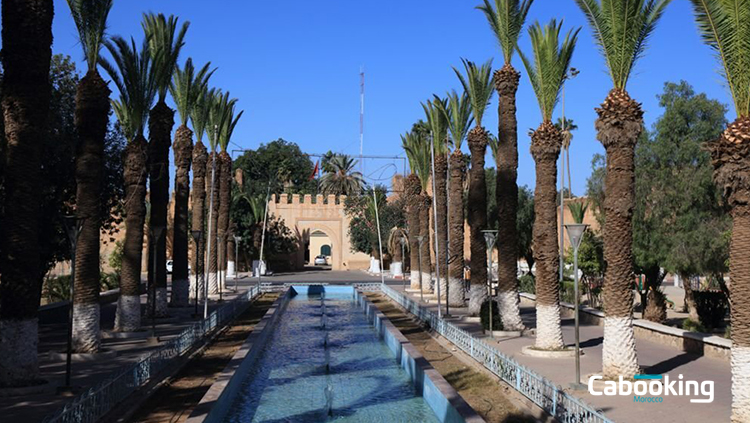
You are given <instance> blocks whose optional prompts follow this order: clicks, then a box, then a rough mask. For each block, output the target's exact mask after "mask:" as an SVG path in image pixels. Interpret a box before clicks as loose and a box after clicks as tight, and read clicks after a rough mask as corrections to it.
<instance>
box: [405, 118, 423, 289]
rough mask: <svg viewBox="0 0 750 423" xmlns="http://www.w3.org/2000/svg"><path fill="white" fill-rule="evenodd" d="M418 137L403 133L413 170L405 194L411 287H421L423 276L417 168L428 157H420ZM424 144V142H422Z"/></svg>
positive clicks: (419, 190) (419, 184)
mask: <svg viewBox="0 0 750 423" xmlns="http://www.w3.org/2000/svg"><path fill="white" fill-rule="evenodd" d="M417 137H419V134H418V133H415V132H414V131H410V132H407V133H406V134H404V135H401V145H402V147H403V149H404V151H405V152H406V156H407V158H408V159H409V170H410V171H411V173H409V175H408V176H407V177H406V179H405V180H404V195H405V198H406V199H407V202H408V204H407V215H406V224H407V226H408V227H409V237H408V238H409V259H410V262H411V269H410V270H409V280H410V288H411V289H419V286H420V281H421V277H422V276H421V274H420V273H419V268H420V263H419V240H418V239H417V237H418V236H419V228H420V226H419V210H420V208H421V205H420V204H421V196H420V193H421V191H422V186H421V181H420V179H419V176H417V173H418V172H417V168H418V167H419V164H420V163H422V162H427V161H426V158H424V159H421V158H420V157H418V155H419V153H420V152H421V151H422V150H421V149H420V148H419V147H418V146H419V145H420V144H419V142H420V140H418V139H417ZM422 144H424V143H423V142H422ZM415 153H416V155H415ZM428 163H429V162H428Z"/></svg>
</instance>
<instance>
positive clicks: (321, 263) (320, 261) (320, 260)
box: [315, 256, 328, 266]
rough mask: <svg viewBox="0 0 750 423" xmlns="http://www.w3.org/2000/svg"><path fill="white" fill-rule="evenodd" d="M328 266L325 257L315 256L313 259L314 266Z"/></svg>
mask: <svg viewBox="0 0 750 423" xmlns="http://www.w3.org/2000/svg"><path fill="white" fill-rule="evenodd" d="M327 264H328V260H327V259H326V256H317V257H315V265H316V266H325V265H327Z"/></svg>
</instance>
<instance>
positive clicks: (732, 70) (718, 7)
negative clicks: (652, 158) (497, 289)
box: [607, 0, 750, 422]
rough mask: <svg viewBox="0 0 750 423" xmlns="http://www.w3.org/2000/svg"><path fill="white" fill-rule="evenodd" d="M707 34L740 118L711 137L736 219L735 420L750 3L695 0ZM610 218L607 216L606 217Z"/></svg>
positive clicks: (747, 342) (737, 415) (743, 280)
mask: <svg viewBox="0 0 750 423" xmlns="http://www.w3.org/2000/svg"><path fill="white" fill-rule="evenodd" d="M691 1H692V3H693V8H694V11H695V19H696V21H697V23H698V27H699V29H700V31H701V33H702V35H703V40H704V41H705V42H706V44H708V45H709V46H710V47H711V48H712V49H713V50H715V51H716V53H717V56H718V57H719V59H720V60H719V62H720V64H721V66H722V73H723V75H724V78H726V81H727V84H728V86H729V91H730V92H731V93H732V99H733V100H734V107H735V111H736V112H737V119H735V121H734V122H732V123H730V124H729V125H728V126H727V129H726V130H725V131H724V132H723V133H722V134H721V136H720V137H719V139H717V140H713V141H710V142H708V143H707V147H708V149H709V151H710V152H711V160H712V162H713V165H714V181H715V182H716V184H717V185H718V186H719V187H720V188H722V189H723V190H724V195H725V197H726V199H727V201H728V203H729V206H730V207H731V214H732V220H733V222H734V223H733V230H732V240H731V246H730V251H729V277H730V278H731V284H732V295H731V296H730V301H731V313H732V314H731V320H732V421H733V422H746V421H749V420H750V330H749V329H748V328H750V312H748V310H750V303H749V302H748V301H750V300H748V299H750V273H748V272H747V270H746V269H747V268H748V265H749V264H750V255H749V254H748V249H747V244H748V239H750V204H749V203H748V198H750V185H749V184H748V181H750V178H748V163H750V150H749V149H748V148H747V146H748V144H750V142H749V140H750V69H748V66H747V64H748V63H750V45H748V40H750V4H748V3H747V2H742V3H741V5H740V6H739V7H737V4H735V3H730V2H723V1H716V0H703V1H696V0H691ZM607 223H609V217H607Z"/></svg>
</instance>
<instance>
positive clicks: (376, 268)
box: [368, 257, 380, 275]
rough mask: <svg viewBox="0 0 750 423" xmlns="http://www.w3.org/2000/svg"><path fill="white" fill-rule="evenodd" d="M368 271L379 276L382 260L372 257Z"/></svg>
mask: <svg viewBox="0 0 750 423" xmlns="http://www.w3.org/2000/svg"><path fill="white" fill-rule="evenodd" d="M368 271H369V272H370V273H374V274H376V275H379V274H380V260H377V259H374V258H372V257H370V268H369V269H368Z"/></svg>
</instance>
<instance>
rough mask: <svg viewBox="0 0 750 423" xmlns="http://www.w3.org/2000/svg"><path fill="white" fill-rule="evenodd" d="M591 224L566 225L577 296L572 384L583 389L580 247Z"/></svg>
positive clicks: (574, 288)
mask: <svg viewBox="0 0 750 423" xmlns="http://www.w3.org/2000/svg"><path fill="white" fill-rule="evenodd" d="M588 227H589V225H586V224H583V223H575V224H573V223H569V224H567V225H565V229H566V230H567V232H568V238H570V244H571V245H572V246H573V280H574V281H575V282H574V283H573V296H574V297H575V300H576V301H575V305H576V308H575V327H576V381H575V383H573V384H572V387H573V388H574V389H583V388H584V385H582V384H581V355H580V343H579V332H578V331H579V326H578V247H580V246H581V240H582V239H583V233H584V232H586V228H588Z"/></svg>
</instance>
